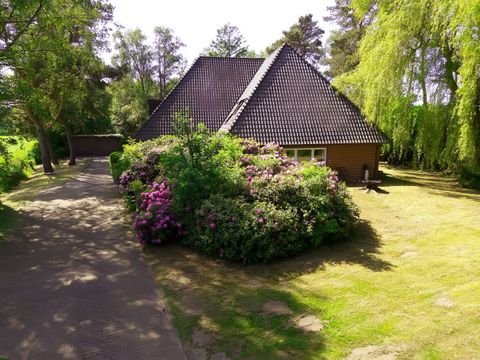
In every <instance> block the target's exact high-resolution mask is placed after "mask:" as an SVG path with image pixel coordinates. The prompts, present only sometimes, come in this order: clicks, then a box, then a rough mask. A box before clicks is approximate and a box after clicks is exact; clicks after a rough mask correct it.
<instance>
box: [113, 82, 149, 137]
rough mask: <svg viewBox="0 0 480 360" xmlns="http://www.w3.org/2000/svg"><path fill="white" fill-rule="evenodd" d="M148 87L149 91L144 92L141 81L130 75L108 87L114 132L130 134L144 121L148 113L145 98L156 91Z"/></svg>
mask: <svg viewBox="0 0 480 360" xmlns="http://www.w3.org/2000/svg"><path fill="white" fill-rule="evenodd" d="M149 89H150V90H149V91H150V92H149V93H144V90H143V89H142V86H141V83H140V82H139V81H136V80H134V79H133V78H131V77H130V76H125V77H124V78H122V79H121V80H119V81H116V82H113V83H112V84H111V85H110V86H109V87H108V92H109V94H110V96H111V98H112V102H111V105H110V114H111V119H112V125H113V127H114V128H115V131H116V132H118V133H120V134H122V135H125V136H131V135H133V134H134V133H135V131H137V130H138V129H139V128H140V126H141V125H142V124H143V123H144V122H145V120H146V119H147V118H148V115H149V114H148V106H147V100H148V99H149V98H151V97H153V96H154V94H155V93H156V88H155V87H153V86H152V87H151V88H149Z"/></svg>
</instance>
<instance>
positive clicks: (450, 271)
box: [146, 168, 480, 360]
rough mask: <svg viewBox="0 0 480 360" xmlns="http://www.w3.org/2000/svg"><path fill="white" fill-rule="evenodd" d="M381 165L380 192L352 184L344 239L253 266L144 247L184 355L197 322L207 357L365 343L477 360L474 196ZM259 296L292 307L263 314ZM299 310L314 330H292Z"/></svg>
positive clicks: (310, 355) (308, 354)
mask: <svg viewBox="0 0 480 360" xmlns="http://www.w3.org/2000/svg"><path fill="white" fill-rule="evenodd" d="M383 170H384V171H385V175H386V176H385V180H384V183H383V184H382V189H383V192H382V193H373V192H371V193H365V192H364V191H363V190H361V189H360V188H358V187H352V188H351V193H352V195H353V197H354V200H355V201H356V203H357V204H358V205H359V207H360V210H361V222H360V223H359V225H358V229H357V233H356V235H355V236H354V237H353V238H352V239H350V240H349V241H347V242H345V243H342V244H336V245H331V246H323V247H321V248H318V249H315V250H312V251H310V252H309V253H306V254H303V255H301V256H298V257H295V258H293V259H289V260H285V261H281V262H275V263H273V264H268V265H252V266H241V265H237V264H230V263H225V262H222V261H218V260H215V259H211V258H207V257H205V256H202V255H199V254H197V253H195V252H193V251H191V250H189V249H185V248H183V247H181V246H178V245H174V244H172V245H167V246H163V247H159V248H156V249H148V250H147V251H146V252H147V255H148V258H149V260H150V262H151V264H152V266H153V269H154V271H155V274H156V279H157V281H158V284H159V285H160V287H161V288H162V289H163V291H164V292H165V295H166V299H167V305H168V308H169V309H170V311H171V312H172V314H173V319H174V324H175V326H176V327H177V329H178V332H179V334H180V336H181V338H182V341H183V343H184V346H185V348H186V349H187V353H189V354H190V356H192V357H194V355H192V354H195V353H194V351H195V349H196V348H198V347H199V346H198V344H197V345H195V343H194V342H193V339H192V334H193V332H194V331H195V330H198V329H202V330H203V331H206V332H207V333H209V334H211V339H210V341H209V342H208V343H207V345H205V346H204V347H203V348H204V349H205V350H206V351H207V353H210V354H211V353H216V352H225V353H226V354H227V355H228V356H229V357H230V358H232V359H259V358H261V359H287V358H295V359H344V358H345V357H347V356H348V354H349V353H350V352H351V351H352V350H353V349H355V348H359V347H364V346H369V345H378V346H384V345H390V346H393V347H394V348H397V349H398V350H399V353H400V355H399V357H398V359H431V360H433V359H474V358H478V354H480V337H479V336H478V333H479V331H480V312H479V310H478V309H479V308H478V294H479V293H480V281H479V279H478V276H479V274H480V263H479V261H478V259H479V258H480V193H479V192H475V191H469V190H464V189H461V188H460V187H459V186H458V185H457V183H456V180H455V179H454V178H448V177H441V176H440V175H436V174H430V173H424V172H417V171H400V170H395V169H387V168H384V169H383ZM441 298H446V299H448V300H449V301H452V302H453V306H451V307H445V306H439V305H437V304H436V302H437V301H439V299H441ZM269 300H280V301H283V302H285V303H286V304H287V305H288V306H289V307H290V308H291V309H292V310H293V312H294V314H293V315H288V316H287V315H286V316H272V315H266V314H263V313H262V305H263V304H264V303H265V302H267V301H269ZM305 313H308V314H314V315H316V316H317V317H318V318H320V319H322V320H323V321H324V324H325V328H324V330H323V331H321V332H319V333H303V332H301V331H300V330H297V329H296V328H295V327H293V326H292V325H291V319H292V318H293V317H295V316H298V315H301V314H305Z"/></svg>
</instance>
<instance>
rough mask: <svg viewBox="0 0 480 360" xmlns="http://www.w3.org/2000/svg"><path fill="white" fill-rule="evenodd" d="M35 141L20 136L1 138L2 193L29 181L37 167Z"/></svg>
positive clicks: (0, 177) (0, 171)
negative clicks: (24, 181) (21, 182)
mask: <svg viewBox="0 0 480 360" xmlns="http://www.w3.org/2000/svg"><path fill="white" fill-rule="evenodd" d="M36 146H37V142H36V141H35V140H27V139H25V138H23V137H20V136H0V192H5V191H8V190H10V189H11V188H13V187H14V186H15V185H17V184H18V183H19V182H20V181H21V180H24V179H27V178H28V177H29V176H30V175H31V174H32V172H33V169H34V166H35V155H34V148H35V147H36Z"/></svg>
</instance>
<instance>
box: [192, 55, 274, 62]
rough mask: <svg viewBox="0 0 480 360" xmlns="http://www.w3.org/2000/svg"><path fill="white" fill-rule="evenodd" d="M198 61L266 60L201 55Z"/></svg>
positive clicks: (255, 57) (260, 58) (259, 57)
mask: <svg viewBox="0 0 480 360" xmlns="http://www.w3.org/2000/svg"><path fill="white" fill-rule="evenodd" d="M198 59H219V60H246V61H249V60H265V58H264V57H261V56H258V57H257V56H254V57H232V56H208V55H199V56H198V57H197V60H198Z"/></svg>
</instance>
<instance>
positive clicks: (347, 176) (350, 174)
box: [285, 144, 379, 180]
mask: <svg viewBox="0 0 480 360" xmlns="http://www.w3.org/2000/svg"><path fill="white" fill-rule="evenodd" d="M316 147H324V148H327V166H329V167H331V168H332V169H335V170H338V172H339V174H340V176H341V177H342V179H344V180H362V179H363V176H364V170H363V169H364V166H365V165H366V166H367V167H368V169H369V172H370V178H371V179H373V178H376V177H377V176H378V156H379V145H378V144H345V145H304V146H285V148H286V149H287V148H316Z"/></svg>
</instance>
